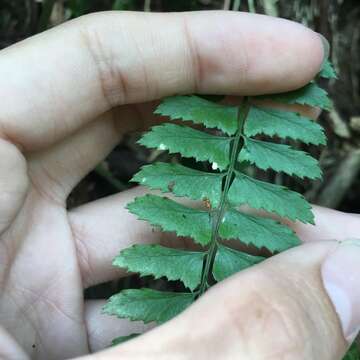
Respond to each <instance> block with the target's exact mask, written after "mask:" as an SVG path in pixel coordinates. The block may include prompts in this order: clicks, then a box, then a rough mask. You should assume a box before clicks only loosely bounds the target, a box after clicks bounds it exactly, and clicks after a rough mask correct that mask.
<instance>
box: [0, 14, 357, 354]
mask: <svg viewBox="0 0 360 360" xmlns="http://www.w3.org/2000/svg"><path fill="white" fill-rule="evenodd" d="M322 60H323V49H322V45H321V40H320V38H319V36H318V35H317V34H316V33H313V32H311V31H309V30H307V29H305V28H304V27H302V26H301V25H298V24H295V23H291V22H288V21H284V20H280V19H273V18H268V17H264V16H260V15H250V14H241V13H226V12H210V13H209V12H201V13H187V14H186V13H185V14H142V13H106V14H97V15H90V16H86V17H84V18H81V19H78V20H75V21H72V22H70V23H67V24H65V25H63V26H60V27H58V28H55V29H53V30H51V31H48V32H46V33H43V34H41V35H38V36H36V37H34V38H32V39H29V40H26V41H24V42H22V43H19V44H17V45H15V46H13V47H10V48H8V49H6V50H3V51H2V52H1V53H0V79H1V85H2V86H1V87H0V98H1V103H0V139H1V140H0V198H1V201H0V294H1V298H0V324H1V326H2V327H0V355H1V357H2V358H4V359H16V360H18V359H28V358H38V359H67V358H74V357H76V356H80V355H84V354H87V353H89V352H92V351H96V350H99V349H101V348H103V347H104V346H106V345H107V344H108V343H109V342H110V340H111V339H112V338H113V337H116V336H119V335H121V334H122V333H124V334H126V333H130V332H136V331H139V328H141V325H139V324H138V323H129V322H127V321H125V320H119V319H114V318H111V317H108V316H104V315H101V307H102V306H103V304H104V302H103V301H86V302H84V298H83V290H84V288H86V287H89V286H92V285H95V284H98V283H101V282H104V281H108V280H111V279H114V278H117V277H119V276H122V275H124V273H119V271H117V270H116V269H114V268H112V266H111V260H112V258H113V257H114V256H115V255H116V254H117V253H118V251H119V250H120V249H121V248H125V247H128V246H129V245H131V244H133V243H137V242H141V243H143V242H144V241H147V242H163V243H164V242H166V243H169V242H172V239H171V238H170V237H168V236H166V237H165V235H160V234H159V233H157V232H154V233H153V232H152V231H151V229H150V227H149V226H148V225H147V224H145V223H140V222H138V221H137V220H136V219H135V218H134V217H133V216H131V215H130V214H128V213H127V211H126V210H125V209H124V205H125V204H126V203H127V202H128V201H129V200H130V199H132V198H133V197H134V194H135V193H139V192H140V191H142V190H141V189H134V190H130V191H127V192H123V193H121V194H118V195H116V196H112V197H109V198H107V199H102V200H99V201H96V202H94V203H92V204H88V205H85V206H82V207H80V208H78V209H75V210H72V211H67V210H66V207H65V201H66V198H67V196H68V194H69V193H70V191H71V190H72V189H73V187H74V186H75V185H76V184H77V183H78V182H79V180H80V179H81V178H82V177H83V176H84V175H85V174H86V173H88V172H89V171H90V170H91V169H92V168H93V167H94V166H95V165H96V164H97V163H98V162H99V161H100V160H101V159H103V158H104V157H105V156H106V154H107V153H108V152H109V151H110V150H111V149H112V148H113V147H114V146H115V145H116V144H117V143H118V142H119V140H120V139H121V137H122V136H123V135H124V134H125V133H126V132H129V131H132V130H140V129H144V128H146V127H147V126H148V125H149V124H150V123H152V121H153V119H152V117H151V113H152V110H153V106H154V103H153V101H155V100H157V99H159V98H161V97H164V96H168V95H173V94H177V93H184V94H185V93H194V92H197V93H207V94H210V93H213V94H228V95H242V94H247V95H251V94H264V93H270V92H280V91H287V90H291V89H294V88H297V87H300V86H302V85H304V84H306V83H307V82H308V81H309V80H310V79H312V78H313V76H314V75H315V74H316V73H317V72H318V70H319V68H320V64H321V63H322ZM316 220H317V226H316V227H312V226H305V225H298V224H296V225H295V227H296V230H297V232H298V234H299V236H300V237H301V238H302V239H304V241H312V240H321V239H324V238H325V239H326V238H336V239H338V240H341V239H346V238H349V237H354V236H356V235H357V230H358V229H359V219H358V217H357V216H355V215H345V214H341V213H338V212H335V211H332V210H327V209H316ZM160 236H161V238H160ZM181 245H184V244H181ZM177 246H179V244H177ZM336 247H337V243H334V242H323V243H316V244H309V245H306V246H301V247H299V248H297V249H293V250H291V251H289V252H287V253H284V254H281V255H279V256H276V257H274V258H272V259H270V260H268V261H266V262H265V263H263V264H261V265H258V266H256V267H254V268H252V269H251V270H249V271H246V272H243V273H241V274H239V275H236V276H234V277H232V278H230V279H229V280H227V281H225V282H224V283H222V284H219V285H218V286H216V287H214V288H213V289H212V290H210V291H209V292H208V293H207V294H205V295H204V296H203V298H202V299H200V300H199V301H198V302H197V303H196V304H195V305H194V306H192V307H190V309H189V310H187V311H186V312H184V313H183V314H182V315H180V316H179V317H177V318H175V319H174V320H172V321H170V322H169V323H167V324H165V325H163V326H161V327H159V328H157V329H155V330H152V331H150V332H148V333H147V334H146V335H143V336H141V337H139V338H138V339H135V340H132V341H130V342H129V343H127V344H124V345H122V346H118V347H114V348H112V349H109V350H106V351H104V352H101V353H99V354H97V355H89V360H90V359H111V358H118V357H120V356H123V358H124V359H135V358H136V359H140V358H141V359H142V358H144V359H152V358H156V359H159V358H166V359H169V358H174V359H177V358H189V359H190V358H200V359H201V358H205V357H206V358H209V359H218V358H221V359H234V358H239V359H248V358H251V357H252V358H269V359H270V358H274V359H279V358H282V357H283V358H287V359H305V358H306V359H324V360H340V358H341V356H342V354H343V353H344V351H345V349H346V346H347V342H346V341H345V340H344V336H348V335H349V330H348V328H347V327H349V326H348V325H346V324H345V325H343V327H344V331H345V335H344V333H343V330H342V327H341V325H340V322H339V319H338V317H337V315H336V313H335V311H334V309H333V306H332V305H331V302H330V300H329V297H328V295H327V294H326V292H325V290H324V286H323V284H322V280H321V276H320V270H319V269H320V267H321V264H323V265H322V269H324V267H326V265H325V264H328V263H329V261H330V259H331V256H336V254H337V253H338V251H340V252H346V251H348V249H351V251H352V252H351V254H350V255H349V256H354V257H355V255H356V254H357V253H358V250H356V248H353V247H352V246H350V245H348V246H346V247H341V248H339V249H338V250H336V252H335V253H334V255H329V253H332V252H333V251H334V249H335V248H336ZM343 249H346V250H343ZM353 260H354V261H355V258H354V259H353ZM349 264H350V265H353V268H349V267H348V265H349ZM356 266H359V265H356V263H355V264H353V263H350V262H348V261H346V262H345V263H344V264H343V265H341V268H342V269H341V271H339V273H338V274H337V275H338V276H339V279H340V280H344V281H343V285H344V286H347V287H350V286H351V285H353V284H352V283H349V281H348V280H347V279H346V275H347V274H348V273H345V270H346V271H351V272H352V274H356V272H357V271H356V269H357V267H356ZM325 270H326V269H325ZM325 270H324V271H325ZM343 277H344V279H343ZM351 281H355V280H354V278H352V280H351ZM260 291H261V292H260ZM348 295H349V294H348ZM351 295H352V296H353V297H354V298H355V297H356V296H357V295H358V296H357V298H356V299H357V300H356V301H360V294H359V293H358V290H357V289H352V294H351ZM349 296H350V295H349ZM354 302H355V300H354V301H353V302H352V305H353V306H354ZM335 305H337V304H335ZM357 305H358V304H357ZM339 306H340V305H339ZM344 306H345V305H344ZM358 308H359V306H358ZM339 311H340V310H339ZM356 315H357V314H356V312H354V314H352V315H349V316H348V318H347V319H348V320H347V321H348V322H349V321H350V320H349V319H352V321H353V324H355V325H356V321H358V320H360V319H358V318H357V316H356Z"/></svg>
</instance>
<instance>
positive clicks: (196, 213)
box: [127, 195, 211, 245]
mask: <svg viewBox="0 0 360 360" xmlns="http://www.w3.org/2000/svg"><path fill="white" fill-rule="evenodd" d="M127 208H128V209H129V210H130V212H132V213H133V214H135V215H137V216H138V217H139V219H140V220H146V221H148V222H149V223H150V224H151V225H155V226H160V227H161V229H162V230H163V231H174V232H176V233H177V235H179V236H190V237H191V238H193V239H194V240H195V242H197V243H199V244H201V245H207V244H208V243H209V242H210V240H211V215H210V213H209V212H207V211H203V210H197V209H193V208H189V207H186V206H184V205H180V204H178V203H177V202H175V201H173V200H170V199H168V198H163V197H161V196H157V195H145V196H142V197H137V198H136V199H135V201H133V202H132V203H130V204H128V206H127Z"/></svg>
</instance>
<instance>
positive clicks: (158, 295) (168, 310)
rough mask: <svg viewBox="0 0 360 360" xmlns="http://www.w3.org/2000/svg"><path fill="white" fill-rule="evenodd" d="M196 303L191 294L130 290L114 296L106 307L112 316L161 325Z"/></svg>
mask: <svg viewBox="0 0 360 360" xmlns="http://www.w3.org/2000/svg"><path fill="white" fill-rule="evenodd" d="M193 301H194V295H193V294H191V293H175V292H165V291H156V290H152V289H130V290H123V291H122V292H121V293H119V294H117V295H114V296H112V297H111V298H110V299H109V301H108V303H107V304H106V305H105V307H104V311H105V312H106V313H107V314H110V315H116V316H118V317H120V318H128V319H130V320H133V321H136V320H142V321H144V323H145V324H147V323H149V322H152V321H155V322H156V323H158V324H161V323H163V322H165V321H167V320H170V319H171V318H173V317H174V316H176V315H177V314H179V313H181V312H182V311H183V310H185V309H186V308H187V307H188V306H189V305H190V304H191V303H192V302H193Z"/></svg>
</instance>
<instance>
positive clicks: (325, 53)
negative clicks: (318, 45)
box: [318, 33, 330, 69]
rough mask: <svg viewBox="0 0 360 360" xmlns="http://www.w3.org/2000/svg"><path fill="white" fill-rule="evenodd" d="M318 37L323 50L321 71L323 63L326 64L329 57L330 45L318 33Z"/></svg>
mask: <svg viewBox="0 0 360 360" xmlns="http://www.w3.org/2000/svg"><path fill="white" fill-rule="evenodd" d="M318 35H319V36H320V39H321V42H322V45H323V50H324V57H323V62H322V64H321V69H322V68H323V66H324V63H325V62H326V60H327V59H328V58H329V55H330V44H329V42H328V41H327V39H326V38H325V36H324V35H322V34H320V33H318Z"/></svg>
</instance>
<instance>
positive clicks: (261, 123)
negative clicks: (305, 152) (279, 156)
mask: <svg viewBox="0 0 360 360" xmlns="http://www.w3.org/2000/svg"><path fill="white" fill-rule="evenodd" d="M244 132H245V135H246V136H254V135H257V134H265V135H269V136H275V135H276V136H279V137H281V138H286V137H288V138H291V139H294V140H300V141H302V142H304V143H306V144H315V145H319V144H322V145H324V144H325V143H326V137H325V134H324V131H323V128H322V127H321V126H320V125H319V124H317V123H316V122H314V121H312V120H310V119H308V118H306V117H303V116H301V115H300V114H298V113H294V112H292V111H284V110H278V109H271V108H265V107H257V106H252V107H251V109H250V111H249V114H248V118H247V121H246V124H245V128H244Z"/></svg>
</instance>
